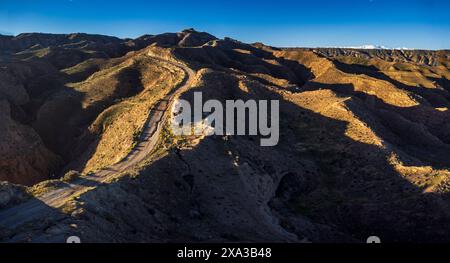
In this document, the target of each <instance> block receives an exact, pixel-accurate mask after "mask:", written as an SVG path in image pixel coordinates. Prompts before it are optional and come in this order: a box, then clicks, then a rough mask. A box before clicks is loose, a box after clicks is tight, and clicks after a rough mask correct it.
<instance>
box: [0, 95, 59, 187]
mask: <svg viewBox="0 0 450 263" xmlns="http://www.w3.org/2000/svg"><path fill="white" fill-rule="evenodd" d="M10 114H11V112H10V106H9V103H8V102H7V101H5V100H1V101H0V131H1V135H2V136H1V137H0V155H1V156H2V158H1V159H0V180H2V181H8V182H11V183H16V184H24V185H32V184H34V183H37V182H40V181H42V180H46V179H48V178H49V177H50V176H51V173H52V170H53V169H54V168H55V167H56V165H57V162H58V158H57V157H56V156H55V155H54V154H52V153H51V152H50V151H49V150H48V149H47V148H46V147H45V146H44V144H43V143H42V141H41V139H40V137H39V136H38V135H37V134H36V132H35V131H34V130H33V129H31V128H30V127H27V126H25V125H22V124H20V123H17V122H16V121H14V120H13V119H11V115H10Z"/></svg>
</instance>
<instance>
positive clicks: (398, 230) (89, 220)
mask: <svg viewBox="0 0 450 263" xmlns="http://www.w3.org/2000/svg"><path fill="white" fill-rule="evenodd" d="M327 87H328V85H324V86H323V88H324V89H325V88H327ZM257 91H260V93H259V92H257V93H258V94H260V96H261V97H260V98H259V99H263V98H264V99H279V100H280V107H281V108H280V109H281V118H280V123H281V130H280V131H281V137H280V143H279V145H278V146H276V147H273V148H263V147H260V146H259V140H258V138H255V137H238V138H235V137H231V138H228V139H224V138H220V137H212V138H207V139H204V140H202V141H200V142H199V144H197V145H195V146H193V147H192V148H190V149H181V150H174V151H170V152H169V154H168V155H166V156H163V157H162V158H160V159H158V160H156V161H154V162H153V163H152V164H151V165H149V166H148V167H146V168H145V169H144V170H143V171H141V172H140V176H139V177H137V178H135V179H132V178H128V177H124V178H121V179H119V180H118V181H117V182H115V183H112V184H109V185H104V186H101V187H98V188H96V189H94V190H92V191H90V192H87V193H85V194H82V195H81V196H80V200H81V201H82V202H84V205H83V204H80V205H81V206H82V207H83V208H84V209H85V212H84V214H83V215H82V216H81V217H80V216H77V217H76V218H75V217H73V218H72V217H70V216H67V215H65V214H63V213H61V212H59V211H56V210H55V211H54V212H55V214H52V215H50V216H48V217H47V219H48V221H50V225H51V223H57V222H58V220H60V219H58V218H60V217H61V216H62V217H64V218H65V220H66V221H64V222H68V221H70V220H74V221H76V223H77V224H79V226H80V229H83V231H84V232H83V233H81V232H80V231H81V230H73V231H74V232H75V233H76V234H78V235H80V236H81V238H82V240H84V239H86V240H88V241H104V242H112V241H135V242H136V241H280V240H286V236H285V235H283V234H280V231H279V229H278V228H277V227H276V224H275V226H271V225H267V220H266V219H265V218H264V215H266V214H265V213H262V214H261V213H260V211H264V209H263V208H264V207H265V205H266V204H269V207H270V208H271V212H270V213H272V214H273V215H274V216H275V217H276V218H278V220H279V221H280V225H281V226H282V227H283V228H284V229H286V230H287V231H288V232H290V233H294V234H296V235H297V236H298V237H299V238H303V237H308V238H309V239H310V240H313V241H314V242H324V241H328V242H330V241H333V242H339V241H348V240H349V239H351V237H353V238H355V239H357V240H361V241H364V240H365V239H366V238H367V236H370V235H377V236H379V237H381V238H382V240H383V241H384V242H393V241H409V242H443V241H447V242H448V241H449V238H450V226H449V225H448V224H446V222H448V221H449V220H450V214H449V207H448V206H447V205H446V201H447V200H448V196H447V195H439V194H432V193H429V194H424V193H423V189H422V188H418V187H416V186H415V185H413V184H411V183H409V182H408V181H407V180H405V179H404V178H403V177H401V176H400V175H399V174H398V172H397V171H395V170H394V169H393V168H392V166H391V164H390V163H389V162H388V161H387V159H388V155H389V152H387V151H386V150H383V149H381V148H380V147H377V146H374V145H371V144H366V143H362V142H359V141H356V140H354V139H352V138H350V137H349V136H348V135H347V131H348V125H349V123H347V122H345V121H340V120H336V119H332V118H330V117H326V116H324V115H322V114H320V113H316V112H313V111H311V110H308V109H305V108H302V107H300V106H298V105H296V104H293V103H290V102H288V101H285V100H283V99H282V98H281V97H279V96H278V95H277V94H275V93H272V92H270V91H268V90H264V89H261V90H257ZM236 92H240V91H236ZM243 96H244V97H245V96H246V95H245V94H244V95H243ZM234 97H241V94H240V93H236V94H235V95H234ZM355 97H357V96H356V95H355ZM350 102H351V100H350ZM350 102H345V105H346V106H347V107H349V109H352V110H353V111H354V114H356V115H357V116H358V117H359V118H360V119H362V120H364V121H365V122H366V123H368V125H370V126H371V127H372V128H373V129H374V130H375V131H376V132H378V131H379V129H377V127H376V125H375V124H373V123H372V122H371V119H370V118H369V117H368V116H366V115H362V114H361V111H360V110H359V109H358V108H355V107H356V106H357V103H355V105H353V103H350ZM230 152H231V155H230ZM237 157H239V158H237ZM236 164H237V165H236ZM307 164H309V165H307ZM248 171H253V172H248ZM279 179H280V180H281V182H280V184H278V181H279ZM264 182H267V184H266V183H264ZM24 211H25V210H24ZM0 215H1V214H0ZM3 218H4V217H3ZM18 220H19V219H18ZM271 222H272V223H273V221H271ZM308 222H309V223H308ZM311 222H312V225H313V226H311ZM39 226H40V225H37V227H39ZM321 226H327V227H326V228H327V229H328V230H324V228H323V227H321ZM24 229H26V228H24ZM35 229H36V228H35ZM330 229H334V231H331V230H330ZM19 231H20V229H19ZM24 231H25V230H24ZM334 232H339V233H344V235H336V236H332V235H333V233H334ZM21 234H23V233H21ZM45 235H50V236H51V235H52V234H48V233H47V234H43V236H45ZM56 235H57V234H56ZM39 238H42V236H38V240H41V239H39ZM4 240H5V241H7V240H8V239H7V238H5V239H4ZM287 240H291V241H292V240H293V239H287Z"/></svg>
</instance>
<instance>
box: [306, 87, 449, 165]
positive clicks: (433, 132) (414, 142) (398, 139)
mask: <svg viewBox="0 0 450 263" xmlns="http://www.w3.org/2000/svg"><path fill="white" fill-rule="evenodd" d="M321 89H328V90H332V91H334V92H336V93H337V94H338V95H339V96H342V97H343V98H345V97H350V98H357V99H359V102H360V103H353V102H352V103H346V105H347V107H349V108H350V110H351V111H352V112H353V113H354V114H356V115H357V116H358V118H360V119H361V120H362V121H364V122H365V123H367V124H368V125H369V126H370V128H371V129H372V130H374V131H375V132H376V134H377V135H379V136H381V137H382V138H383V139H384V140H386V141H387V142H389V143H390V144H392V145H396V146H398V147H400V148H401V149H402V151H404V152H406V153H408V154H409V155H411V156H413V157H415V158H416V159H417V160H421V161H422V162H423V163H415V162H414V161H412V160H404V161H405V163H406V164H408V165H417V166H423V165H431V166H434V167H436V168H448V167H450V158H449V156H450V140H449V135H450V134H449V131H448V130H446V129H445V127H446V126H445V125H446V124H448V123H449V122H450V112H449V111H439V110H436V109H435V108H433V107H430V106H428V105H422V104H420V105H418V106H414V107H396V106H393V105H391V104H386V103H384V102H383V101H382V100H381V99H379V98H377V97H376V96H374V95H370V94H367V93H364V92H358V91H355V89H354V87H353V84H351V83H348V84H324V83H319V82H309V83H308V87H307V90H310V91H311V90H321ZM361 107H363V108H361ZM367 112H369V113H371V114H372V115H371V114H367ZM373 117H375V118H373ZM380 124H381V125H380ZM442 127H444V129H442Z"/></svg>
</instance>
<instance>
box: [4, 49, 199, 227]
mask: <svg viewBox="0 0 450 263" xmlns="http://www.w3.org/2000/svg"><path fill="white" fill-rule="evenodd" d="M152 58H155V59H158V60H162V61H164V62H165V63H168V64H171V65H173V66H176V67H179V68H181V69H182V70H183V71H184V72H185V74H186V76H185V78H184V80H183V82H182V83H181V84H180V85H179V87H178V88H176V89H174V91H172V92H171V93H170V94H168V95H167V96H166V97H165V98H164V99H162V100H160V101H159V102H157V103H156V105H155V106H154V107H153V108H152V110H151V111H150V112H149V116H148V119H147V122H146V124H145V125H144V129H143V131H142V134H141V136H140V140H139V143H138V144H137V145H136V146H135V148H134V149H133V150H132V151H131V152H130V153H129V154H128V156H126V157H125V158H124V159H122V160H121V161H120V162H118V163H116V164H114V165H112V166H110V167H107V168H105V169H102V170H100V171H98V172H96V173H93V174H89V175H86V176H82V177H80V178H78V179H76V180H73V181H72V182H70V183H68V184H67V186H64V187H62V188H58V189H55V190H52V191H49V192H47V193H45V194H43V195H42V196H39V197H37V198H33V199H31V200H29V201H26V202H24V203H22V204H19V205H17V206H13V207H10V208H7V209H4V210H1V211H0V229H2V228H3V229H14V228H17V227H19V226H21V225H23V224H25V223H27V222H30V221H32V220H41V219H42V220H45V217H46V216H47V215H48V214H49V211H51V210H53V209H55V208H60V207H62V206H63V205H64V204H65V203H66V202H67V201H68V200H69V199H70V198H71V197H73V196H75V195H77V194H80V193H82V192H85V191H88V190H89V189H92V188H93V187H96V186H98V185H101V184H103V183H105V182H107V181H110V180H111V179H113V178H115V177H117V176H119V175H120V173H122V172H124V171H126V170H127V169H129V168H131V167H133V166H135V165H137V164H138V163H140V162H141V161H143V160H144V159H145V158H146V157H147V156H148V155H149V153H150V152H151V151H152V150H153V148H154V147H155V146H156V144H157V143H158V138H159V135H160V132H161V130H162V127H163V125H164V123H165V121H166V120H167V119H168V118H169V116H170V109H171V108H172V103H173V102H174V100H175V98H176V97H177V96H178V95H179V94H181V93H182V92H184V91H186V90H187V89H188V88H189V87H190V86H191V84H192V82H193V79H194V76H195V72H194V71H193V70H192V69H190V68H189V67H187V66H186V65H183V64H181V63H178V62H174V61H169V60H165V59H161V58H157V57H153V56H152Z"/></svg>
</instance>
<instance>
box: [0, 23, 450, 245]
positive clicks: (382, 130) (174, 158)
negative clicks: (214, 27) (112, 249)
mask: <svg viewBox="0 0 450 263" xmlns="http://www.w3.org/2000/svg"><path fill="white" fill-rule="evenodd" d="M0 47H1V49H2V50H3V51H2V53H1V56H0V58H1V59H0V64H1V65H0V66H1V67H0V109H1V111H0V120H1V122H0V129H1V133H0V153H1V155H0V156H1V158H0V180H3V181H7V182H5V183H2V184H1V185H0V192H1V193H5V194H4V195H2V198H3V199H1V200H0V208H1V207H3V209H1V210H0V240H1V241H14V242H20V241H28V242H30V241H31V242H45V241H64V239H65V237H67V236H69V235H78V236H80V237H81V238H82V240H84V241H90V242H141V241H148V242H166V241H171V242H207V241H212V242H224V241H226V242H233V241H250V242H253V241H255V242H364V241H365V239H366V238H367V237H368V236H371V235H377V236H380V237H381V238H382V239H383V240H385V241H391V242H395V241H407V242H443V241H450V240H449V238H450V224H448V223H449V222H450V196H449V191H450V170H449V169H450V111H449V108H450V85H449V83H450V82H449V79H450V52H449V51H419V50H418V51H414V50H407V51H402V50H356V49H329V48H327V49H325V48H318V49H308V48H289V49H280V48H275V47H269V46H266V45H264V44H262V43H255V44H245V43H242V42H240V41H237V40H234V39H230V38H225V39H218V38H216V37H214V36H212V35H210V34H208V33H204V32H197V31H195V30H193V29H188V30H184V31H182V32H179V33H167V34H161V35H154V36H153V35H146V36H142V37H140V38H137V39H117V38H113V37H106V36H95V35H86V34H70V35H47V34H22V35H19V36H17V37H1V38H0ZM180 65H181V66H180ZM186 68H189V69H190V71H192V72H194V73H193V75H192V73H191V72H190V71H187V70H186ZM191 75H192V76H191ZM186 83H187V84H189V89H187V90H182V91H181V92H180V94H177V95H179V96H180V97H181V98H183V99H186V100H192V98H193V92H196V91H201V92H202V93H203V99H204V100H206V99H216V100H219V101H222V102H225V100H230V99H232V100H236V99H243V100H248V99H255V100H269V99H271V100H279V101H280V141H279V144H278V145H276V146H274V147H260V145H259V138H258V137H257V136H208V137H204V136H177V135H174V133H173V131H172V130H171V127H170V125H169V121H170V117H171V115H170V114H169V113H167V110H164V109H163V110H161V109H160V107H161V103H171V102H170V101H168V100H172V99H173V98H174V97H173V96H172V94H175V93H176V92H179V90H178V89H179V87H180V86H185V85H187V84H186ZM158 110H159V111H162V112H163V113H162V114H163V115H164V116H167V117H166V118H162V119H161V120H162V121H161V122H160V123H158V124H156V125H157V128H155V133H154V134H156V135H157V137H158V140H157V144H156V145H155V146H154V147H153V148H152V151H151V152H149V153H148V154H147V155H146V157H145V159H144V160H142V161H140V162H139V163H137V164H135V165H133V166H132V167H131V168H127V169H123V170H120V169H116V170H114V169H115V168H114V165H115V164H119V166H120V164H121V163H122V162H126V161H127V158H130V157H129V156H130V154H132V153H133V152H139V151H140V149H141V148H142V144H143V143H144V144H145V141H144V142H143V141H142V138H145V136H144V137H143V135H142V134H144V135H145V133H147V131H146V130H145V129H146V127H147V126H148V123H150V124H151V122H149V121H148V120H149V119H151V117H152V114H153V115H154V114H155V113H154V112H155V111H158ZM158 128H159V129H158ZM120 167H121V166H120ZM69 170H72V171H71V172H69V173H66V172H68V171H69ZM75 170H76V171H78V172H75ZM107 172H108V178H106V179H107V180H106V179H105V180H100V179H99V178H101V174H102V173H107ZM64 174H66V176H63V175H64ZM110 174H114V176H113V177H109V175H110ZM49 179H52V180H49ZM98 182H101V183H98ZM15 184H22V185H27V186H28V187H22V186H18V185H15ZM59 193H64V195H62V194H61V197H60V200H58V202H56V201H55V200H56V199H55V198H57V197H58V194H59ZM56 203H57V205H55V204H56ZM21 204H22V205H23V207H28V206H32V207H33V208H35V209H34V211H36V212H34V214H31V215H30V214H27V216H28V218H29V219H26V220H25V219H21V218H17V219H16V218H14V220H13V219H10V220H8V219H6V215H14V216H17V215H16V214H17V211H19V210H20V209H21V206H20V205H21ZM37 211H42V212H37ZM2 216H3V217H5V218H3V219H2V218H1V217H2ZM43 216H45V218H46V219H47V220H39V218H41V217H43ZM9 222H14V223H9ZM18 222H21V223H18Z"/></svg>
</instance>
